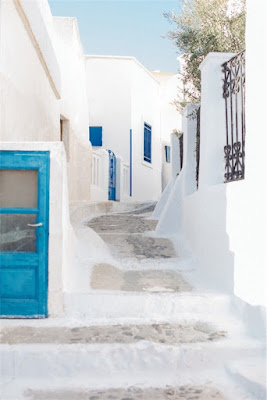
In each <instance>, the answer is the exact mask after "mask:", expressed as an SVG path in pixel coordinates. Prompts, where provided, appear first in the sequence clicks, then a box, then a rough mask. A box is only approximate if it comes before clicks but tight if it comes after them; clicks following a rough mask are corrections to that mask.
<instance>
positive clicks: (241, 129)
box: [222, 50, 246, 182]
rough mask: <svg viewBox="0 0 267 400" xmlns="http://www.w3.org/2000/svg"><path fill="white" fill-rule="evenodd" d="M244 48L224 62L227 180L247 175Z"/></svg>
mask: <svg viewBox="0 0 267 400" xmlns="http://www.w3.org/2000/svg"><path fill="white" fill-rule="evenodd" d="M245 56H246V53H245V50H244V51H242V52H241V53H239V54H237V56H235V57H233V58H231V59H230V60H229V61H227V62H225V63H224V64H223V65H222V71H223V74H224V80H223V98H224V99H225V119H226V145H225V146H224V156H225V174H224V177H225V182H232V181H237V180H240V179H244V177H245V133H246V125H245V83H246V76H245Z"/></svg>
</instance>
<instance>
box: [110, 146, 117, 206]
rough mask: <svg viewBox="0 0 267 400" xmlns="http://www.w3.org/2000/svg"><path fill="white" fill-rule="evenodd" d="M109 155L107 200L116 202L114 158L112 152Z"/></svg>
mask: <svg viewBox="0 0 267 400" xmlns="http://www.w3.org/2000/svg"><path fill="white" fill-rule="evenodd" d="M108 153H109V183H108V199H109V200H114V201H115V200H116V156H115V154H114V153H113V151H111V150H108Z"/></svg>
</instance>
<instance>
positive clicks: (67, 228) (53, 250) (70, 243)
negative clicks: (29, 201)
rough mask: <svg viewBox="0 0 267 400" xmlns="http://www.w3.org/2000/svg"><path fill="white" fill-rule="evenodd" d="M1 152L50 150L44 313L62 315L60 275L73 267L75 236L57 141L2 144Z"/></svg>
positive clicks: (61, 276)
mask: <svg viewBox="0 0 267 400" xmlns="http://www.w3.org/2000/svg"><path fill="white" fill-rule="evenodd" d="M0 149H1V150H24V151H25V150H28V151H50V184H49V256H48V314H49V316H50V317H57V316H61V315H62V314H63V312H64V304H63V292H64V276H66V275H67V274H68V272H69V271H70V270H71V268H73V265H74V263H73V259H74V258H73V257H74V244H75V236H74V233H73V229H72V226H71V224H70V219H69V201H68V183H67V167H66V155H65V151H64V147H63V144H62V143H60V142H45V143H44V142H38V143H34V142H24V143H13V142H2V143H1V144H0Z"/></svg>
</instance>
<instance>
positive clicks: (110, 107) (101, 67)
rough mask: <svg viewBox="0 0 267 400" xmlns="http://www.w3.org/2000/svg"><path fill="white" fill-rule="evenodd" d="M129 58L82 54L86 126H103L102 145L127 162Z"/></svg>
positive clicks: (128, 137) (129, 97) (129, 91)
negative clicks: (84, 78) (87, 113)
mask: <svg viewBox="0 0 267 400" xmlns="http://www.w3.org/2000/svg"><path fill="white" fill-rule="evenodd" d="M130 68H131V59H129V58H127V57H125V58H119V57H118V58H117V57H104V56H103V57H101V56H99V57H98V56H95V57H94V56H86V73H87V96H88V107H89V123H90V126H102V127H103V146H102V147H103V148H104V149H106V150H112V151H113V152H114V153H115V155H116V156H117V155H120V156H121V157H122V158H123V159H124V160H125V161H126V162H129V149H130V128H131V73H130Z"/></svg>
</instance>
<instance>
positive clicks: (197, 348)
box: [0, 207, 259, 400]
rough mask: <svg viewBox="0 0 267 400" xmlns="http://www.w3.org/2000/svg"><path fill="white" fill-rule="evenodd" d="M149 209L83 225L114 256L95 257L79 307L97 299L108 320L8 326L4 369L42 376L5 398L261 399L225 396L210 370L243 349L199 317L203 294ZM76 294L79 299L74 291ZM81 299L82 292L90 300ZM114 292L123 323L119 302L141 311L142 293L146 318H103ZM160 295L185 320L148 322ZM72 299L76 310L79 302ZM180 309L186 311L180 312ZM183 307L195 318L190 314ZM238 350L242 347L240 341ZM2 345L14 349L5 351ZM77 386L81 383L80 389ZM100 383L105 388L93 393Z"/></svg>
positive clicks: (0, 340)
mask: <svg viewBox="0 0 267 400" xmlns="http://www.w3.org/2000/svg"><path fill="white" fill-rule="evenodd" d="M152 211H153V207H147V208H144V209H141V210H136V209H134V210H133V211H127V212H123V213H119V212H117V213H110V214H106V215H103V216H99V217H96V218H93V219H91V220H90V221H89V222H87V226H88V227H90V228H91V229H93V230H94V231H95V232H96V233H97V234H99V235H100V236H101V238H102V239H103V240H104V241H105V242H106V244H107V245H108V247H109V249H110V252H111V254H112V257H113V258H112V257H110V261H108V262H98V263H96V264H95V265H93V267H92V268H91V272H90V273H89V274H88V272H87V275H86V276H87V277H88V276H90V282H88V287H89V285H90V288H89V289H90V290H88V294H87V293H82V294H81V296H82V299H83V304H84V303H85V302H86V301H87V303H86V305H85V306H84V309H85V313H86V307H87V305H88V309H90V308H91V307H92V305H93V302H95V304H96V309H97V307H100V308H99V311H100V310H101V315H105V316H106V321H105V323H104V324H97V323H92V321H91V322H90V323H88V321H90V319H89V320H86V319H85V320H84V325H83V322H81V320H80V321H79V323H78V324H77V325H76V326H72V325H70V326H68V325H67V326H60V325H56V326H53V325H52V326H49V324H48V325H45V324H40V323H39V322H38V324H39V325H37V326H35V325H34V321H33V323H31V321H30V322H29V321H28V322H29V323H25V324H24V325H23V324H21V325H20V324H14V325H12V323H11V324H10V325H8V324H7V326H6V327H5V328H4V329H3V330H2V333H1V336H0V343H1V344H2V346H4V351H5V352H6V353H4V356H5V357H7V358H6V359H7V360H8V362H7V364H8V365H9V367H10V371H11V372H10V375H12V374H14V373H17V374H18V376H19V379H24V378H25V377H26V378H27V379H31V377H32V372H33V376H38V379H40V387H39V386H38V385H37V387H36V385H35V384H34V385H32V386H31V384H29V385H27V389H25V388H24V389H23V397H16V395H15V397H12V396H9V397H6V398H3V400H6V399H15V400H20V399H22V398H23V399H29V400H84V399H87V400H112V399H113V400H168V399H174V400H245V399H246V400H259V398H257V397H255V398H254V397H249V396H246V395H245V396H243V395H241V394H240V393H239V392H237V393H238V394H235V395H234V396H232V395H231V396H229V391H227V390H226V392H227V393H228V394H226V393H225V392H224V388H227V385H228V381H227V385H225V383H224V384H222V385H220V384H219V383H218V382H219V381H220V379H217V378H218V376H219V375H220V374H221V373H223V374H224V373H225V372H224V367H223V368H222V366H223V363H224V362H225V360H227V357H228V355H229V354H232V353H233V352H236V353H235V354H238V356H239V354H240V352H241V351H243V350H240V349H239V348H237V349H236V348H235V347H234V346H232V343H231V341H230V340H229V332H227V329H225V330H222V328H218V327H216V324H213V323H210V322H207V320H210V319H209V318H205V316H207V317H208V315H206V314H207V311H206V308H205V307H206V306H205V305H204V306H203V305H201V304H199V302H198V298H200V299H201V294H200V293H198V292H197V291H196V289H195V288H194V287H193V285H192V284H190V283H189V282H188V281H187V279H186V274H184V273H183V272H182V270H180V271H179V269H178V268H176V265H177V263H178V264H179V254H178V255H177V254H176V252H175V249H174V246H173V243H172V242H171V241H170V240H168V239H166V238H158V237H156V236H155V233H154V230H155V227H156V223H157V222H156V221H154V220H152V219H150V218H151V215H152ZM177 257H178V258H177ZM74 295H78V296H79V293H78V294H77V293H74ZM87 295H88V296H90V297H88V300H86V296H87ZM94 296H95V297H94ZM103 296H104V297H105V302H103ZM114 296H118V297H117V300H116V301H117V302H119V303H117V304H120V307H122V308H120V310H121V311H122V310H123V313H124V314H123V317H122V320H123V318H125V315H127V314H128V313H127V310H126V311H125V307H129V304H131V305H134V302H135V301H136V302H139V303H138V307H139V306H140V301H143V300H145V299H146V300H147V303H146V305H144V308H146V312H145V313H144V315H145V318H144V319H143V320H142V318H143V317H142V315H143V314H142V313H139V311H138V312H137V316H138V318H139V319H138V323H137V322H135V321H134V317H133V320H132V321H131V322H130V323H129V322H124V323H123V322H122V323H118V322H114V321H112V318H111V321H110V323H109V321H108V318H109V317H110V314H109V311H107V310H105V307H107V304H108V303H107V302H109V299H111V300H110V302H111V303H112V302H113V301H114V298H115V297H114ZM129 296H130V297H129ZM161 296H164V301H165V302H166V304H169V300H170V299H172V300H171V301H172V302H173V303H171V302H170V304H173V306H172V305H171V307H169V308H166V312H168V313H169V314H170V319H171V316H172V315H177V313H176V314H173V313H172V312H173V310H172V308H173V307H174V306H175V307H176V308H177V304H179V306H180V305H181V307H183V312H185V313H186V312H187V315H188V316H189V318H187V319H186V320H181V321H177V320H173V321H169V322H166V321H167V320H168V319H166V320H165V319H164V318H163V320H162V321H165V322H162V321H160V322H155V321H153V320H152V318H151V321H150V319H149V315H150V314H149V311H147V310H152V309H153V307H152V308H149V307H150V306H151V305H153V304H154V303H155V301H161ZM206 297H207V296H206ZM140 299H141V300H140ZM162 299H163V297H162ZM191 299H193V302H191V303H190V301H191ZM127 301H128V303H127ZM177 301H178V303H177V304H176V302H177ZM205 301H206V300H205ZM212 302H213V299H212V298H210V299H209V298H208V303H205V304H208V305H209V306H212ZM121 303H122V304H121ZM189 303H190V304H191V306H189ZM77 304H78V306H77V307H79V304H80V303H79V301H78V302H77ZM112 304H113V303H112ZM203 304H204V303H203ZM141 305H142V304H141ZM114 307H116V305H114ZM138 307H137V308H136V309H138V310H139V308H138ZM188 307H191V308H190V309H188V311H186V309H187V308H188ZM201 307H202V308H203V307H204V309H203V310H202V309H201ZM215 307H216V306H215ZM133 308H134V307H133ZM103 309H104V310H103ZM210 309H212V307H211V308H210ZM109 310H110V308H109ZM179 310H180V309H179ZM191 310H193V312H194V313H195V315H194V318H191V317H192V314H191V312H192V311H191ZM81 315H82V314H81ZM163 315H164V314H163ZM196 315H197V316H199V318H198V320H196V318H195V317H196ZM148 319H149V320H148ZM86 321H87V322H86ZM95 321H97V319H95ZM140 321H141V322H140ZM48 322H49V321H48ZM226 325H227V321H226ZM38 346H40V347H38ZM224 346H225V348H224ZM243 347H244V348H245V351H247V352H248V353H249V351H250V350H249V349H248V350H247V344H244V345H243ZM9 348H10V352H11V353H12V352H13V353H12V354H11V356H10V357H9V354H10V353H9ZM225 349H226V350H225ZM242 349H243V348H242ZM46 352H47V354H46ZM224 353H225V354H224ZM249 354H253V351H252V352H251V353H249ZM233 357H234V356H233ZM9 358H10V361H9ZM220 358H221V360H220ZM16 360H17V361H16ZM25 360H26V361H25ZM67 360H68V361H67ZM222 360H223V361H222ZM72 361H73V362H72ZM24 362H26V364H25V365H27V366H26V367H25V368H24ZM41 363H44V365H43V366H42V368H43V369H41V370H40V371H41V372H40V373H39V374H38V368H37V364H39V365H40V364H41ZM66 363H68V364H69V365H67V364H66ZM12 365H14V367H13V366H12ZM35 368H36V370H35V371H34V369H35ZM53 368H54V370H53ZM216 368H217V369H218V371H217V370H216ZM50 369H51V371H50ZM206 370H207V372H205V371H206ZM215 370H216V371H217V372H216V371H215ZM31 371H32V372H31ZM127 371H128V375H127ZM129 371H131V372H129ZM161 371H162V372H161ZM57 373H58V374H59V381H60V384H59V383H58V379H57ZM190 374H192V375H190ZM198 375H199V376H198ZM181 376H184V378H183V379H181ZM212 376H213V377H215V380H213V379H212ZM22 377H24V378H22ZM50 377H51V378H50ZM105 377H106V378H107V383H105ZM169 377H170V379H169ZM201 377H203V378H201ZM12 379H14V378H12ZM12 379H11V380H10V378H8V383H9V384H10V385H11V387H12V388H14V387H15V385H16V383H12V382H13V381H12ZM62 379H63V380H62ZM64 379H65V381H66V385H67V386H65V384H64ZM9 380H10V381H9ZM50 381H51V382H50ZM89 381H90V383H89V384H88V382H89ZM151 381H152V382H153V383H152V384H151V383H150V382H151ZM71 382H73V383H74V386H75V390H74V389H73V386H72V383H71ZM77 382H81V385H79V383H78V384H77ZM108 382H109V383H111V384H110V385H109V383H108ZM140 382H141V384H140ZM157 382H158V385H157ZM169 382H175V384H169ZM182 382H185V383H186V384H184V385H182ZM50 383H51V385H52V384H53V385H52V386H53V389H51V388H52V386H51V385H50ZM94 383H96V385H95V386H94ZM188 383H190V384H188ZM75 384H76V385H75ZM86 385H87V386H86ZM116 385H117V386H116ZM149 386H153V387H149ZM66 387H67V388H66ZM84 387H86V388H87V389H80V388H84ZM98 387H103V388H105V387H106V389H101V390H99V389H96V388H98ZM63 388H64V389H63ZM234 390H236V388H235V385H234ZM6 393H7V392H6Z"/></svg>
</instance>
